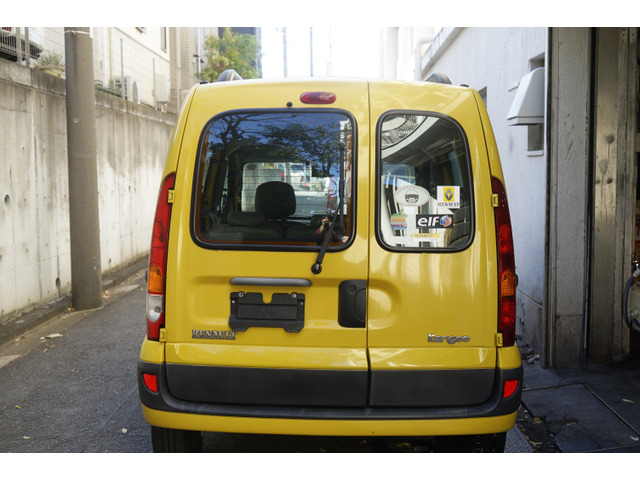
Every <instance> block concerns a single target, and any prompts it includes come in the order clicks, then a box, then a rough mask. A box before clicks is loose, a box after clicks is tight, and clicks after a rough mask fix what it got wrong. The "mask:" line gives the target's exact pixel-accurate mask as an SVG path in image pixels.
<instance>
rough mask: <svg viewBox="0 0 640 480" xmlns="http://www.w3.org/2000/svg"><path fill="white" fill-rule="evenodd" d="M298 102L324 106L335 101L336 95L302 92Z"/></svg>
mask: <svg viewBox="0 0 640 480" xmlns="http://www.w3.org/2000/svg"><path fill="white" fill-rule="evenodd" d="M300 101H301V102H302V103H307V104H321V105H326V104H329V103H333V102H335V101H336V94H335V93H331V92H304V93H303V94H302V95H300Z"/></svg>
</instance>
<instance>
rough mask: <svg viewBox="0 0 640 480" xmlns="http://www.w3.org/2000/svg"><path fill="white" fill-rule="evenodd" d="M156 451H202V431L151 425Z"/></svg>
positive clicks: (153, 444)
mask: <svg viewBox="0 0 640 480" xmlns="http://www.w3.org/2000/svg"><path fill="white" fill-rule="evenodd" d="M151 446H152V447H153V451H154V452H155V453H197V452H201V451H202V432H194V431H192V430H174V429H172V428H161V427H151Z"/></svg>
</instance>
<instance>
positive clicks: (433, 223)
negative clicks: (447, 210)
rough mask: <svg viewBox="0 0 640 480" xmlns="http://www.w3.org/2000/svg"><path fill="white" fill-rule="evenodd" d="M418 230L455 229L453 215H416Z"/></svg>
mask: <svg viewBox="0 0 640 480" xmlns="http://www.w3.org/2000/svg"><path fill="white" fill-rule="evenodd" d="M416 228H453V215H416Z"/></svg>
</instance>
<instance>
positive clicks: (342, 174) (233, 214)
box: [138, 76, 522, 452]
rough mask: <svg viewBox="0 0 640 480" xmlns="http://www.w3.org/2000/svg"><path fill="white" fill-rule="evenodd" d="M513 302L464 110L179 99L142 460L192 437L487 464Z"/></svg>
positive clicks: (506, 256) (497, 175)
mask: <svg viewBox="0 0 640 480" xmlns="http://www.w3.org/2000/svg"><path fill="white" fill-rule="evenodd" d="M233 77H235V76H232V78H233ZM515 290H516V275H515V263H514V255H513V240H512V235H511V223H510V217H509V208H508V204H507V197H506V192H505V188H504V180H503V176H502V169H501V166H500V160H499V157H498V150H497V147H496V143H495V139H494V136H493V133H492V129H491V125H490V123H489V118H488V116H487V112H486V110H485V107H484V105H483V102H482V100H481V98H480V96H479V95H478V93H477V92H476V91H474V90H473V89H470V88H465V87H456V86H452V85H445V84H438V83H430V82H424V83H418V82H416V83H403V82H397V81H367V80H364V79H349V80H333V79H326V80H322V79H309V80H279V81H267V80H234V81H218V82H216V83H213V84H200V85H196V86H195V87H194V88H193V89H192V91H191V92H190V94H189V96H188V98H187V100H186V101H185V104H184V106H183V109H182V111H181V114H180V116H179V119H178V122H177V125H176V128H175V132H174V134H173V137H172V141H171V146H170V149H169V152H168V156H167V161H166V166H165V169H164V175H163V181H162V184H161V187H160V193H159V198H158V204H157V211H156V217H155V220H154V224H153V237H152V241H151V253H150V258H149V270H148V295H147V331H146V337H145V340H144V342H143V344H142V348H141V351H140V361H139V365H138V378H139V390H140V398H141V402H142V406H143V411H144V417H145V419H146V421H147V422H148V423H149V424H150V425H151V432H152V443H153V449H154V451H161V452H166V451H193V450H198V449H200V448H201V445H202V432H206V431H208V432H237V433H261V434H292V435H352V436H443V435H446V436H450V435H461V436H462V435H464V436H467V439H469V438H472V439H473V440H474V442H473V443H474V444H477V445H479V450H480V451H502V450H503V449H504V443H505V435H506V434H505V432H506V431H508V430H509V429H511V428H512V427H513V426H514V423H515V420H516V414H517V411H518V407H519V403H520V396H521V388H522V365H521V360H520V354H519V351H518V348H517V346H516V345H515V309H516V301H515Z"/></svg>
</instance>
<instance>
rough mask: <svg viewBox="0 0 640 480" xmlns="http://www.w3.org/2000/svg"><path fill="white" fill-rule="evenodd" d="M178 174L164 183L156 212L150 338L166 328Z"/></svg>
mask: <svg viewBox="0 0 640 480" xmlns="http://www.w3.org/2000/svg"><path fill="white" fill-rule="evenodd" d="M174 183H175V174H171V175H168V176H167V178H165V179H164V181H163V182H162V186H161V187H160V194H159V195H158V203H157V205H156V215H155V218H154V220H153V231H152V234H151V250H150V252H149V270H148V273H147V338H148V339H149V340H158V339H159V338H160V329H161V328H162V327H164V293H165V286H166V273H167V247H168V242H169V221H170V220H171V203H169V200H168V197H169V190H172V189H173V185H174Z"/></svg>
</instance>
